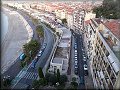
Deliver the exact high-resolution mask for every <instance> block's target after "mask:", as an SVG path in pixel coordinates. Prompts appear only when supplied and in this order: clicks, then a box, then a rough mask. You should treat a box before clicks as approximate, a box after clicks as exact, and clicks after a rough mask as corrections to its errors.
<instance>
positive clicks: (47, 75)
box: [45, 73, 51, 82]
mask: <svg viewBox="0 0 120 90" xmlns="http://www.w3.org/2000/svg"><path fill="white" fill-rule="evenodd" d="M50 76H51V74H50V73H46V74H45V79H46V80H47V82H49V77H50Z"/></svg>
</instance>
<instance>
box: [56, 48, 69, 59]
mask: <svg viewBox="0 0 120 90" xmlns="http://www.w3.org/2000/svg"><path fill="white" fill-rule="evenodd" d="M68 49H69V48H68V47H58V48H57V50H56V53H55V57H60V58H67V55H68Z"/></svg>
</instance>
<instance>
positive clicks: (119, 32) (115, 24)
mask: <svg viewBox="0 0 120 90" xmlns="http://www.w3.org/2000/svg"><path fill="white" fill-rule="evenodd" d="M103 24H104V25H105V26H106V27H107V28H108V29H109V30H110V31H111V32H112V33H113V34H114V35H115V36H116V37H117V38H118V39H119V40H120V20H113V19H110V20H107V21H106V22H104V23H103Z"/></svg>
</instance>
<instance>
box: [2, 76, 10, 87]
mask: <svg viewBox="0 0 120 90" xmlns="http://www.w3.org/2000/svg"><path fill="white" fill-rule="evenodd" d="M10 84H11V80H10V79H9V78H4V80H3V85H4V86H5V87H8V86H10Z"/></svg>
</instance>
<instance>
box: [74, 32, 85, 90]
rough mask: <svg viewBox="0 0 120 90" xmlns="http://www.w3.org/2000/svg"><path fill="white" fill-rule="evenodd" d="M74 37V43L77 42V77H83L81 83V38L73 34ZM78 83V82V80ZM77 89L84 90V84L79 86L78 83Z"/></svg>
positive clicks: (82, 74) (82, 68)
mask: <svg viewBox="0 0 120 90" xmlns="http://www.w3.org/2000/svg"><path fill="white" fill-rule="evenodd" d="M75 37H76V39H75V40H76V42H77V52H78V55H77V57H78V75H79V77H83V81H85V80H84V67H83V65H84V62H83V57H82V45H83V44H82V43H83V42H82V41H83V40H82V38H80V35H79V34H75ZM79 81H80V80H79ZM78 89H85V82H84V83H83V84H80V83H79V86H78Z"/></svg>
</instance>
